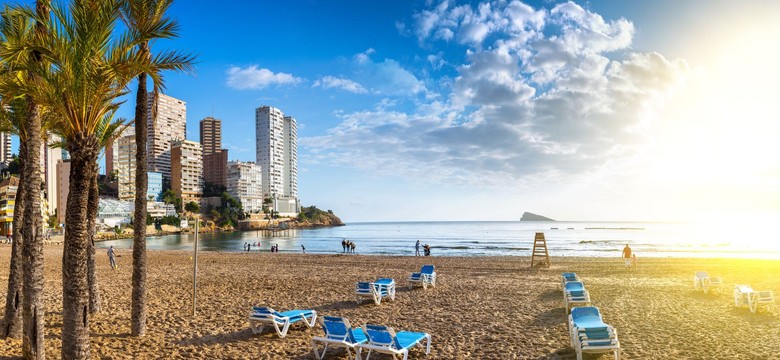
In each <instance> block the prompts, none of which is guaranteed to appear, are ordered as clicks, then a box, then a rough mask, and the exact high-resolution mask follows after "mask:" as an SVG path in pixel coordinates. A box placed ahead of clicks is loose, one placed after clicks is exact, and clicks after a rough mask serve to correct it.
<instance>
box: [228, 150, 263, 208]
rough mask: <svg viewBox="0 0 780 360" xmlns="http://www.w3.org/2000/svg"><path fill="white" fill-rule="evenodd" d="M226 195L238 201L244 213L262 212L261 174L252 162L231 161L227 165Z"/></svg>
mask: <svg viewBox="0 0 780 360" xmlns="http://www.w3.org/2000/svg"><path fill="white" fill-rule="evenodd" d="M227 193H228V194H230V196H232V197H234V198H236V199H238V201H240V202H241V206H242V207H243V208H244V211H245V212H261V211H262V210H263V172H262V170H261V168H260V166H259V165H257V164H255V163H253V162H244V161H231V162H229V163H228V165H227Z"/></svg>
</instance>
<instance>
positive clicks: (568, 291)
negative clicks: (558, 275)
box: [563, 281, 590, 312]
mask: <svg viewBox="0 0 780 360" xmlns="http://www.w3.org/2000/svg"><path fill="white" fill-rule="evenodd" d="M563 305H564V306H565V307H566V312H568V311H569V309H570V308H572V306H587V305H590V294H588V290H585V285H584V284H583V283H582V281H570V282H567V283H566V284H565V285H563Z"/></svg>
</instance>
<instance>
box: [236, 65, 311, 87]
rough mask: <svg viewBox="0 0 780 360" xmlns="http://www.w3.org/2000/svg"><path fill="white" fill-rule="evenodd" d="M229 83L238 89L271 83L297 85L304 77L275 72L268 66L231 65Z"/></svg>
mask: <svg viewBox="0 0 780 360" xmlns="http://www.w3.org/2000/svg"><path fill="white" fill-rule="evenodd" d="M227 76H228V78H227V85H228V86H230V87H232V88H234V89H238V90H246V89H262V88H265V87H268V86H271V85H295V84H298V83H301V82H302V81H303V79H301V78H299V77H295V76H293V75H291V74H287V73H281V72H280V73H274V72H273V71H271V70H268V69H266V68H258V67H257V65H250V66H248V67H246V68H241V67H238V66H231V67H230V68H229V69H228V71H227Z"/></svg>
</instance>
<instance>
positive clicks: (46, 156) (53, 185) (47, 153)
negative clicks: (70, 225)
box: [40, 133, 65, 216]
mask: <svg viewBox="0 0 780 360" xmlns="http://www.w3.org/2000/svg"><path fill="white" fill-rule="evenodd" d="M58 141H60V137H59V136H57V135H54V134H51V133H49V134H48V138H47V139H46V141H45V142H44V143H43V144H41V157H40V159H41V180H43V183H44V186H45V189H46V192H45V197H44V199H45V200H46V211H47V212H48V214H49V215H50V216H51V215H54V213H55V212H56V211H57V210H58V209H60V211H64V209H65V206H64V205H65V203H62V204H60V202H59V196H57V163H58V162H59V161H60V160H62V149H60V148H55V147H53V146H51V144H52V143H55V142H58ZM61 205H62V206H61Z"/></svg>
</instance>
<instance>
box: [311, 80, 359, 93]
mask: <svg viewBox="0 0 780 360" xmlns="http://www.w3.org/2000/svg"><path fill="white" fill-rule="evenodd" d="M312 86H313V87H319V86H321V87H322V88H323V89H341V90H344V91H349V92H352V93H355V94H365V93H367V92H368V90H366V88H364V87H363V85H360V84H358V83H356V82H354V81H352V80H349V79H345V78H339V77H335V76H324V77H322V78H321V79H319V80H316V81H315V82H314V84H313V85H312Z"/></svg>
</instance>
